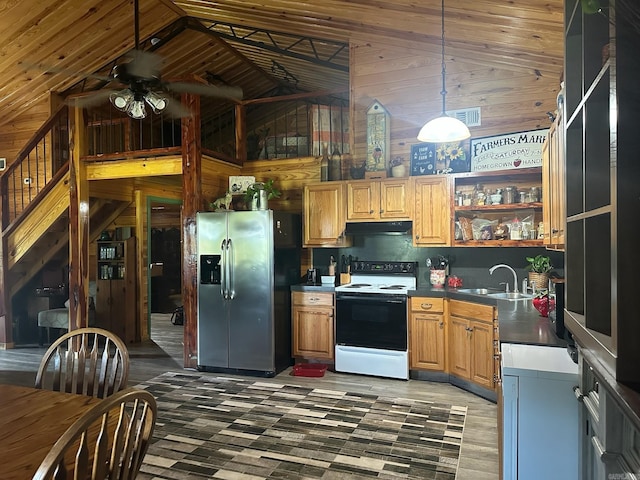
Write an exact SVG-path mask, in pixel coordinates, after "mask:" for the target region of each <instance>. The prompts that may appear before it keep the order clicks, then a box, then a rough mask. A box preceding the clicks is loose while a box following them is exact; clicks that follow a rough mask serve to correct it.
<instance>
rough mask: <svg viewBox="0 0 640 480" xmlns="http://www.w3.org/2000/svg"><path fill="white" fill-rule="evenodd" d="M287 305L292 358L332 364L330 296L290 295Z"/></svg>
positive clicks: (315, 294) (333, 308) (333, 342)
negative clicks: (290, 330) (288, 306)
mask: <svg viewBox="0 0 640 480" xmlns="http://www.w3.org/2000/svg"><path fill="white" fill-rule="evenodd" d="M291 302H292V305H291V315H292V332H293V339H292V343H293V345H292V354H293V356H294V357H304V358H313V359H320V360H333V355H334V347H335V329H334V316H335V315H334V312H335V304H334V294H333V293H326V292H293V295H292V296H291Z"/></svg>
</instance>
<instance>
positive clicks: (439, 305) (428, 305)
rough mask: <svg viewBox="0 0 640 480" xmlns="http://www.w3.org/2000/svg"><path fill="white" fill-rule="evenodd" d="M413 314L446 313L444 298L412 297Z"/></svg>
mask: <svg viewBox="0 0 640 480" xmlns="http://www.w3.org/2000/svg"><path fill="white" fill-rule="evenodd" d="M411 311H412V312H429V313H442V312H444V298H431V297H411Z"/></svg>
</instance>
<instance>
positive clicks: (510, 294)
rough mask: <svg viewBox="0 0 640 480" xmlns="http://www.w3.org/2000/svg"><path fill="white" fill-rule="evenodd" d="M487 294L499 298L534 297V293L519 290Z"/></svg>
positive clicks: (519, 298)
mask: <svg viewBox="0 0 640 480" xmlns="http://www.w3.org/2000/svg"><path fill="white" fill-rule="evenodd" d="M487 296H488V297H491V298H499V299H502V300H531V299H532V298H533V295H529V294H528V293H519V292H508V293H507V292H499V293H489V294H488V295H487Z"/></svg>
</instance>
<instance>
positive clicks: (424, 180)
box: [413, 175, 451, 246]
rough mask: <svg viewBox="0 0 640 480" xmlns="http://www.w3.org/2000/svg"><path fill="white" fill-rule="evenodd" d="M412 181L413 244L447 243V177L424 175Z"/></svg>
mask: <svg viewBox="0 0 640 480" xmlns="http://www.w3.org/2000/svg"><path fill="white" fill-rule="evenodd" d="M414 182H415V183H414V186H415V189H414V195H415V207H414V208H415V210H414V213H413V233H414V235H413V241H414V245H416V246H424V245H449V244H450V237H451V235H450V230H451V222H450V217H451V211H450V198H449V197H450V192H449V188H448V181H447V178H446V177H445V176H442V175H437V176H436V175H434V176H425V177H419V178H416V179H415V180H414Z"/></svg>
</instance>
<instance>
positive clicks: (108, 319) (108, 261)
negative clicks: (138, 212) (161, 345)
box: [95, 237, 140, 343]
mask: <svg viewBox="0 0 640 480" xmlns="http://www.w3.org/2000/svg"><path fill="white" fill-rule="evenodd" d="M135 247H136V243H135V238H134V237H130V238H128V239H126V240H121V241H118V240H115V241H99V242H98V248H97V257H98V268H97V273H96V275H97V278H96V299H95V307H96V313H95V315H96V325H97V326H98V327H100V328H104V329H105V330H109V331H111V332H113V333H115V334H116V335H118V337H120V338H121V339H122V340H123V341H124V342H125V343H132V342H136V341H139V340H140V333H139V329H138V307H137V295H136V287H137V283H138V282H137V279H136V278H137V276H136V248H135Z"/></svg>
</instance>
